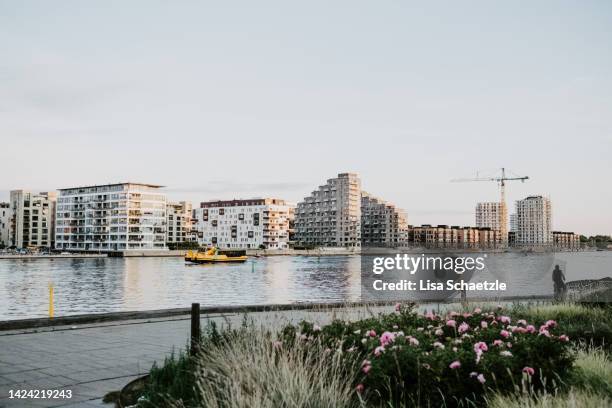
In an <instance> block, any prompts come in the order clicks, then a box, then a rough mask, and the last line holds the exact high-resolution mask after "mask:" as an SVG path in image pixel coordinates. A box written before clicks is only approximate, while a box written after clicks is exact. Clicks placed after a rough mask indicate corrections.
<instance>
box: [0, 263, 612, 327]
mask: <svg viewBox="0 0 612 408" xmlns="http://www.w3.org/2000/svg"><path fill="white" fill-rule="evenodd" d="M610 261H612V252H598V253H592V252H590V253H573V254H569V253H567V254H556V255H555V256H554V259H553V260H550V259H545V258H543V257H540V258H538V256H537V255H534V256H522V255H517V254H505V255H503V256H500V257H499V259H496V261H495V264H494V265H493V263H492V264H491V266H490V267H489V270H488V271H487V273H486V274H484V273H483V274H480V275H476V276H474V278H473V281H478V280H484V279H491V278H497V279H500V280H506V281H508V282H509V285H510V286H511V289H512V293H515V294H529V293H531V292H533V291H542V290H543V289H542V288H548V287H550V288H549V289H550V290H549V292H550V293H552V281H551V279H550V275H549V273H548V272H546V273H542V274H541V275H537V276H536V275H533V274H529V273H528V271H529V270H534V265H539V264H542V265H543V263H546V264H547V265H548V264H549V263H550V264H551V265H552V264H553V263H558V262H563V263H564V265H566V267H565V271H564V272H565V274H566V277H567V280H568V281H571V280H577V279H585V278H593V279H599V278H603V277H605V276H612V271H611V270H610V265H611V262H610ZM542 265H539V266H536V267H535V270H540V269H544V266H542ZM527 277H529V279H527ZM50 283H52V284H53V285H54V287H55V313H56V316H61V315H74V314H83V313H99V312H112V311H128V310H151V309H164V308H175V307H188V306H189V305H190V304H191V303H192V302H199V303H201V304H202V305H204V306H214V305H246V304H272V303H293V302H323V301H325V302H340V301H357V300H359V299H360V291H361V257H360V256H322V257H304V256H298V257H289V256H278V257H268V258H253V259H250V260H249V261H248V262H246V263H244V264H239V265H238V264H226V265H186V264H185V263H184V261H183V260H182V259H181V258H97V259H37V260H35V259H23V260H0V320H8V319H18V318H28V317H45V316H47V313H48V310H47V309H48V295H49V294H48V285H49V284H50Z"/></svg>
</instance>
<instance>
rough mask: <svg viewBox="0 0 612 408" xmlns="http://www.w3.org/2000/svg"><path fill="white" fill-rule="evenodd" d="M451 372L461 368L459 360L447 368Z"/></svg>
mask: <svg viewBox="0 0 612 408" xmlns="http://www.w3.org/2000/svg"><path fill="white" fill-rule="evenodd" d="M448 367H449V368H450V369H451V370H454V369H456V368H459V367H461V362H460V361H459V360H455V361H453V362H452V363H450V364H449V366H448Z"/></svg>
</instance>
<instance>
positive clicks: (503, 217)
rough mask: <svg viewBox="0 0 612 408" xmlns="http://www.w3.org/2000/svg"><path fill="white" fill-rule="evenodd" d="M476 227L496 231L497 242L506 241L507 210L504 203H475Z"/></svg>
mask: <svg viewBox="0 0 612 408" xmlns="http://www.w3.org/2000/svg"><path fill="white" fill-rule="evenodd" d="M476 227H478V228H490V229H492V230H494V231H498V232H499V234H498V235H497V237H498V239H499V242H498V243H507V241H508V210H507V209H506V204H505V203H499V202H485V203H477V204H476Z"/></svg>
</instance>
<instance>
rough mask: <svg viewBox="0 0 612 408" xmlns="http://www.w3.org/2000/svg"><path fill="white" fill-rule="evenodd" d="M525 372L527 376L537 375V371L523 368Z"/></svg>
mask: <svg viewBox="0 0 612 408" xmlns="http://www.w3.org/2000/svg"><path fill="white" fill-rule="evenodd" d="M523 372H524V373H525V374H527V375H533V374H535V370H534V369H533V368H531V367H523Z"/></svg>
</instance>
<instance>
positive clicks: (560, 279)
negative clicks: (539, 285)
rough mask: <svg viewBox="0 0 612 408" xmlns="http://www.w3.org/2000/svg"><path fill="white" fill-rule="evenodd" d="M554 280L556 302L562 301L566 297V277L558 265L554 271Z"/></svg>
mask: <svg viewBox="0 0 612 408" xmlns="http://www.w3.org/2000/svg"><path fill="white" fill-rule="evenodd" d="M552 280H553V284H554V289H555V300H562V299H563V298H564V297H565V288H566V286H565V275H564V274H563V271H562V270H561V268H559V265H558V264H557V265H555V269H553V273H552Z"/></svg>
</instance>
